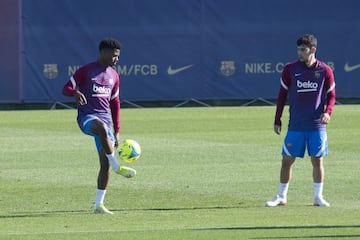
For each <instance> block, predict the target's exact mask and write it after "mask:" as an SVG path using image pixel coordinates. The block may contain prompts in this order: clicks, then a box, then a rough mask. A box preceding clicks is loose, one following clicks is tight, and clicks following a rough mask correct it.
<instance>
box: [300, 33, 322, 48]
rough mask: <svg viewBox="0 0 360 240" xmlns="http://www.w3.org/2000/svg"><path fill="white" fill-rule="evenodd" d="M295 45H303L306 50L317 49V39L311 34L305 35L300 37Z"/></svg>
mask: <svg viewBox="0 0 360 240" xmlns="http://www.w3.org/2000/svg"><path fill="white" fill-rule="evenodd" d="M296 45H297V46H300V45H305V46H306V47H308V48H312V47H315V48H316V47H317V39H316V37H315V36H314V35H312V34H306V35H304V36H302V37H300V38H299V39H298V40H297V41H296Z"/></svg>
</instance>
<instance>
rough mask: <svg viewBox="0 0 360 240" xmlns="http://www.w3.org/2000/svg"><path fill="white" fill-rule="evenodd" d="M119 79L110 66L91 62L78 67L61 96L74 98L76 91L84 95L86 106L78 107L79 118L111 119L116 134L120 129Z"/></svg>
mask: <svg viewBox="0 0 360 240" xmlns="http://www.w3.org/2000/svg"><path fill="white" fill-rule="evenodd" d="M119 84H120V79H119V75H118V73H117V72H116V71H115V70H114V69H113V68H112V67H110V66H108V67H105V66H102V65H101V64H99V62H92V63H89V64H87V65H84V66H82V67H80V68H79V69H78V70H77V71H76V72H75V74H74V75H73V76H72V77H71V79H70V81H68V83H67V84H66V85H65V86H64V88H63V94H64V95H66V96H74V94H75V92H76V90H79V91H80V92H81V93H82V94H84V95H85V97H86V99H87V104H84V105H81V106H79V107H78V114H79V116H85V115H88V114H95V115H100V116H102V117H104V118H107V119H110V120H111V118H112V120H113V124H114V129H115V131H116V132H118V131H119V129H120V116H119V112H120V100H119Z"/></svg>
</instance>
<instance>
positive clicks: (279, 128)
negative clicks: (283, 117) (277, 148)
mask: <svg viewBox="0 0 360 240" xmlns="http://www.w3.org/2000/svg"><path fill="white" fill-rule="evenodd" d="M274 132H275V133H276V134H278V135H280V133H281V126H280V125H276V124H275V125H274Z"/></svg>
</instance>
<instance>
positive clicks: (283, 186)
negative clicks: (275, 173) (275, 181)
mask: <svg viewBox="0 0 360 240" xmlns="http://www.w3.org/2000/svg"><path fill="white" fill-rule="evenodd" d="M288 189H289V183H280V184H279V196H280V197H281V198H283V199H287V192H288Z"/></svg>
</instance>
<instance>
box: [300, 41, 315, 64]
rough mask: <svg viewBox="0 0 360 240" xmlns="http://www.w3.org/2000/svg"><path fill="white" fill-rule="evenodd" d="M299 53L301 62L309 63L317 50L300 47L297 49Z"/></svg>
mask: <svg viewBox="0 0 360 240" xmlns="http://www.w3.org/2000/svg"><path fill="white" fill-rule="evenodd" d="M297 53H298V56H299V60H300V61H301V62H309V60H310V59H311V56H312V55H313V54H314V53H315V48H309V47H307V46H305V45H300V46H298V47H297Z"/></svg>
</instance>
